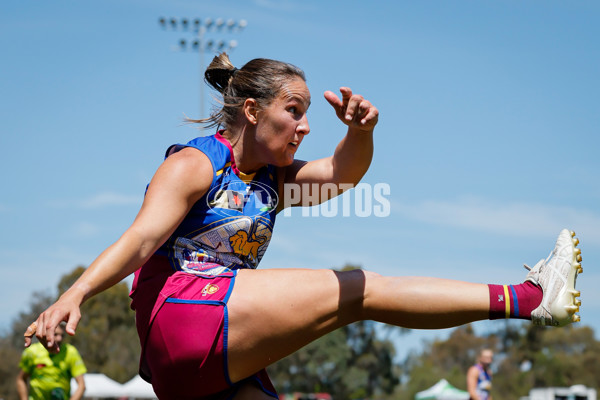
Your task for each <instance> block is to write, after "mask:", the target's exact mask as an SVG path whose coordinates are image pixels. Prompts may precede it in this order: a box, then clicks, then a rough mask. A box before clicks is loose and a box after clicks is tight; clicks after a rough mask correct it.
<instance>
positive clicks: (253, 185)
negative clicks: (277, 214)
mask: <svg viewBox="0 0 600 400" xmlns="http://www.w3.org/2000/svg"><path fill="white" fill-rule="evenodd" d="M278 202H279V197H278V196H277V192H276V191H275V190H273V188H272V187H270V186H268V185H265V184H263V183H260V182H257V181H252V182H250V183H249V184H246V183H244V182H242V181H239V182H236V181H233V182H229V183H228V185H227V186H225V187H215V188H213V189H212V190H211V191H210V192H209V193H208V195H207V196H206V205H207V206H208V207H209V208H210V209H213V210H215V211H216V212H217V213H222V214H223V215H226V216H230V214H228V213H226V212H220V210H235V211H239V212H243V211H245V212H248V211H250V212H253V213H254V214H255V215H260V214H264V213H269V212H271V211H272V210H274V209H275V208H276V207H277V203H278Z"/></svg>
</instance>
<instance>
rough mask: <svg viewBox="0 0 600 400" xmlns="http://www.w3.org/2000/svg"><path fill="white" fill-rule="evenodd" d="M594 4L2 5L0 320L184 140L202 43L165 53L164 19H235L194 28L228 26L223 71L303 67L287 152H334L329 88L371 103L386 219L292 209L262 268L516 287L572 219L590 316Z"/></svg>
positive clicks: (151, 0)
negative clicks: (352, 269) (303, 91)
mask: <svg viewBox="0 0 600 400" xmlns="http://www.w3.org/2000/svg"><path fill="white" fill-rule="evenodd" d="M599 14H600V5H599V4H598V3H597V2H596V1H592V0H577V1H574V2H565V1H563V0H545V1H541V0H529V1H521V0H495V1H469V0H461V1H458V0H454V1H448V0H443V1H442V0H429V1H405V0H396V1H383V0H380V1H373V2H368V3H367V2H359V1H353V0H349V1H344V2H340V1H328V2H323V1H319V0H303V1H299V0H296V1H291V0H284V1H275V0H252V1H250V0H246V1H242V0H229V1H216V0H176V1H165V0H118V1H117V0H106V1H102V2H100V1H85V2H80V1H74V0H71V1H67V0H57V1H53V2H50V3H48V2H46V3H44V2H39V1H35V2H34V1H31V0H21V1H4V2H2V4H1V5H0V33H1V34H0V46H1V48H2V60H3V62H2V64H1V67H0V68H1V74H0V93H2V94H1V96H0V146H1V148H2V149H3V157H2V158H1V159H0V167H1V168H0V176H1V177H2V183H3V190H2V195H1V196H0V221H1V224H0V226H2V229H1V230H0V276H1V282H2V283H1V284H0V287H1V288H2V290H1V291H0V329H6V328H8V326H9V324H10V322H11V321H12V319H13V318H14V317H16V315H17V314H18V312H19V311H21V310H23V309H25V308H26V306H27V304H28V302H29V299H30V295H31V294H32V293H33V292H34V291H40V290H41V291H48V292H52V291H53V290H54V288H55V287H56V284H57V282H58V280H59V278H60V277H61V276H62V275H63V274H65V273H68V272H70V271H71V270H72V269H73V268H74V267H75V266H77V265H89V263H91V262H92V260H93V259H94V258H95V257H96V256H97V255H98V254H99V253H100V252H101V251H102V250H103V249H104V248H105V247H106V246H108V245H109V244H111V243H112V242H113V241H114V240H116V239H117V238H118V237H119V235H120V234H121V233H122V232H123V231H124V230H125V229H126V228H127V226H128V225H129V224H130V223H131V221H132V220H133V218H134V217H135V214H136V212H137V210H138V208H139V206H140V204H141V200H142V195H143V192H144V187H145V185H146V183H147V182H148V181H149V179H150V178H151V176H152V174H153V172H154V171H155V170H156V168H157V167H158V166H159V164H160V162H161V161H162V156H163V154H164V150H165V149H166V147H167V146H168V145H170V144H172V143H176V142H183V141H187V140H188V139H190V138H193V137H195V136H198V135H199V134H200V132H198V131H197V130H196V129H195V128H193V127H190V126H186V125H184V124H182V120H183V118H184V116H186V115H187V116H190V117H198V113H199V111H198V110H199V108H200V106H199V103H200V101H199V99H200V93H199V92H200V89H199V88H200V85H201V81H200V77H199V71H200V68H201V67H200V57H199V55H198V53H193V52H189V51H188V52H181V51H176V50H174V48H176V45H177V43H178V41H179V39H180V38H188V39H190V38H193V35H192V34H190V33H187V34H184V33H182V32H175V31H172V30H170V29H162V28H161V27H160V26H159V24H158V19H159V17H161V16H164V17H177V18H181V17H188V18H202V19H203V20H204V19H205V18H208V17H212V18H217V17H222V18H225V19H229V18H232V19H235V20H239V19H245V20H247V21H248V26H247V27H246V28H245V29H244V30H243V31H242V32H238V33H234V34H229V33H218V32H209V33H207V35H206V38H207V39H208V38H215V39H217V40H218V39H225V40H231V39H235V40H237V41H238V47H237V48H236V49H235V50H234V51H233V52H232V53H231V59H232V61H233V62H234V64H236V65H237V66H241V65H242V64H243V63H245V62H247V61H249V60H250V59H252V58H255V57H267V58H275V59H280V60H284V61H288V62H291V63H294V64H296V65H298V66H300V67H301V68H303V69H304V70H305V72H306V75H307V78H308V86H309V89H310V90H311V93H312V106H311V109H310V111H309V121H310V124H311V134H310V135H309V136H308V137H307V138H306V139H305V140H304V142H303V144H302V147H301V148H300V150H299V152H298V154H297V155H298V157H299V158H304V159H314V158H318V157H324V156H328V155H329V154H330V153H331V152H332V151H333V148H334V146H335V145H336V143H337V142H338V141H339V140H340V139H341V138H342V135H343V134H344V132H345V130H344V128H343V126H342V125H341V124H340V123H339V121H338V120H337V119H336V117H335V115H334V113H333V111H332V109H331V108H330V106H329V105H328V104H327V103H326V101H325V100H324V99H323V96H322V94H323V92H324V91H325V90H333V91H337V90H338V88H339V87H340V86H350V87H351V88H352V89H353V90H354V91H355V92H358V93H361V94H363V95H364V96H365V97H367V98H368V99H370V100H371V101H372V102H373V103H374V104H375V105H377V107H378V108H379V110H380V122H379V125H378V127H377V129H376V136H375V146H376V149H375V158H374V161H373V164H372V166H371V169H370V170H369V172H368V173H367V175H366V176H365V178H364V182H366V183H369V184H376V183H384V184H388V185H389V186H390V189H391V193H390V195H389V196H388V199H389V202H390V204H391V213H390V215H389V216H388V217H385V218H378V217H375V216H371V217H366V218H359V217H356V216H353V217H341V216H340V217H334V218H328V217H319V218H317V217H303V216H302V215H301V213H300V212H298V211H299V210H295V211H294V212H293V213H292V216H291V217H281V218H279V219H278V223H277V225H276V227H275V232H274V233H275V234H274V237H273V240H272V242H271V246H270V248H269V251H268V252H267V254H266V256H265V257H264V259H263V262H262V265H261V266H262V267H263V268H273V267H310V268H328V267H341V266H343V265H344V264H346V263H352V264H357V265H362V266H364V267H365V268H368V269H371V270H374V271H376V272H379V273H381V274H385V275H427V276H439V277H445V278H454V279H462V280H469V281H474V282H484V283H518V282H520V281H522V280H523V277H524V276H525V270H524V269H523V268H522V267H521V265H522V263H524V262H526V263H528V264H530V265H533V264H534V263H535V262H537V261H538V260H539V259H540V258H543V257H546V256H547V254H548V253H549V252H550V250H551V248H552V246H553V243H554V240H555V238H556V235H557V234H558V232H559V230H560V229H561V228H562V227H568V228H571V229H574V230H575V231H576V232H577V233H578V236H579V237H580V239H581V243H582V244H581V248H582V251H583V259H584V262H583V267H584V274H583V275H581V278H580V280H579V282H578V288H580V289H581V290H582V293H583V294H582V298H581V299H582V302H583V306H582V311H581V316H582V321H583V324H587V325H590V326H592V327H593V328H594V329H595V330H596V331H597V332H598V331H600V294H599V293H600V292H598V291H597V290H595V285H596V284H597V283H598V282H599V280H598V278H599V276H600V273H599V272H598V268H597V266H598V265H600V185H599V180H598V177H599V176H600V161H599V157H598V151H599V150H600V139H599V137H600V135H599V133H600V132H598V131H599V128H598V127H599V126H600V112H599V111H600V98H599V96H598V93H600V77H599V76H600V75H599V74H598V70H599V66H600V47H599V46H598V44H597V39H598V37H600V27H599V25H598V23H597V21H598V17H599V16H600V15H599ZM205 58H206V59H209V58H210V55H206V57H205ZM204 96H205V98H206V103H207V104H208V102H210V101H211V97H210V96H211V94H210V93H209V91H208V90H204ZM206 109H208V106H206ZM349 196H350V202H351V203H352V202H353V201H355V198H353V197H352V196H353V195H352V194H351V193H350V194H349ZM352 204H353V203H352ZM316 284H318V283H316ZM457 295H459V294H457ZM493 324H494V323H490V322H481V323H477V324H476V326H477V327H480V328H482V329H487V328H489V327H490V326H492V327H493V326H494V325H493ZM442 333H443V332H442ZM436 334H437V333H431V332H421V331H416V332H414V333H412V334H411V335H409V336H406V337H404V338H401V339H400V341H399V342H400V343H401V344H402V346H403V350H401V351H409V350H410V349H412V348H414V347H415V346H418V342H419V341H420V340H421V339H423V338H431V337H432V335H436Z"/></svg>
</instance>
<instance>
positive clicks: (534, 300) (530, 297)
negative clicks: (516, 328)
mask: <svg viewBox="0 0 600 400" xmlns="http://www.w3.org/2000/svg"><path fill="white" fill-rule="evenodd" d="M488 288H489V289H490V319H500V318H518V319H531V312H532V311H533V310H535V309H536V308H537V306H539V305H540V303H541V302H542V297H543V295H544V293H543V292H542V288H541V287H540V286H538V285H536V284H535V283H533V282H530V281H527V282H524V283H521V284H520V285H488Z"/></svg>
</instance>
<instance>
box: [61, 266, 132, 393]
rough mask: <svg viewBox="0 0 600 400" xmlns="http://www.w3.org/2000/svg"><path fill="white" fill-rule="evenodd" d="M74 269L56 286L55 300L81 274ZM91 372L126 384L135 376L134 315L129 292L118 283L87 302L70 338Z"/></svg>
mask: <svg viewBox="0 0 600 400" xmlns="http://www.w3.org/2000/svg"><path fill="white" fill-rule="evenodd" d="M84 271H85V268H84V267H77V268H76V269H75V270H73V271H72V272H71V273H69V274H67V275H65V276H63V277H62V278H61V280H60V282H59V283H58V293H59V296H60V295H61V294H62V293H64V292H65V291H66V290H67V289H68V288H69V287H71V285H72V284H73V283H74V282H75V280H77V278H79V277H80V276H81V274H83V272H84ZM70 343H71V344H72V345H74V346H75V347H77V349H78V350H79V352H80V353H81V355H82V357H83V359H84V361H85V363H86V366H87V368H88V370H89V371H91V372H99V373H103V374H105V375H107V376H109V377H110V378H112V379H114V380H116V381H118V382H121V383H123V382H126V381H127V380H129V379H131V378H133V377H134V376H135V375H136V374H137V372H138V364H139V356H140V343H139V339H138V336H137V331H136V328H135V312H134V311H133V310H132V309H131V308H130V299H129V288H128V286H127V284H126V283H125V282H120V283H118V284H116V285H114V286H112V287H111V288H109V289H107V290H105V291H103V292H101V293H99V294H97V295H96V296H94V297H92V298H91V299H89V300H87V301H86V302H85V303H84V304H83V306H82V307H81V321H80V322H79V326H78V327H77V333H76V335H75V336H73V337H71V338H70Z"/></svg>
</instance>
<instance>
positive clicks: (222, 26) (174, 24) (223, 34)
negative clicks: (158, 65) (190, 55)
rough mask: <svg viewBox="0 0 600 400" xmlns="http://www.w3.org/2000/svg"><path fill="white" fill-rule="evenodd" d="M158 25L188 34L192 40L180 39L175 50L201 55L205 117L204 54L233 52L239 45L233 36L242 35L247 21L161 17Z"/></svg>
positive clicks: (201, 116) (201, 82)
mask: <svg viewBox="0 0 600 400" xmlns="http://www.w3.org/2000/svg"><path fill="white" fill-rule="evenodd" d="M158 23H159V25H160V26H161V28H162V29H163V30H169V31H175V32H181V33H183V34H188V35H190V36H191V38H187V39H186V38H181V39H179V41H178V43H177V46H175V50H177V51H188V50H189V51H193V52H196V51H197V52H198V54H199V55H200V117H199V119H200V118H205V115H204V78H203V77H204V69H205V66H204V54H205V53H214V54H217V53H220V52H222V51H232V50H233V49H234V48H236V47H237V45H238V43H237V41H236V40H235V39H230V37H231V36H233V35H235V34H238V33H240V32H241V31H242V30H244V28H245V27H246V26H247V25H248V22H246V20H244V19H241V20H239V21H235V20H233V19H228V20H227V21H225V20H224V19H223V18H216V19H213V18H205V19H204V20H202V19H200V18H180V19H177V18H165V17H160V18H159V19H158ZM215 37H216V38H215Z"/></svg>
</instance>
